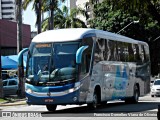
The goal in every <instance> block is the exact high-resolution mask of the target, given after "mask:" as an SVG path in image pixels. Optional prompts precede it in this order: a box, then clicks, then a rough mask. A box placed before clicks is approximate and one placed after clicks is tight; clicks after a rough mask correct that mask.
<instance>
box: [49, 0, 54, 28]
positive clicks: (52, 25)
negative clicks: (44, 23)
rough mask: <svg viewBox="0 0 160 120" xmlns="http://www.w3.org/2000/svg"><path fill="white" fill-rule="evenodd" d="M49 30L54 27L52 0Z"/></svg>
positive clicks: (51, 2) (52, 1)
mask: <svg viewBox="0 0 160 120" xmlns="http://www.w3.org/2000/svg"><path fill="white" fill-rule="evenodd" d="M49 28H50V30H53V29H54V0H50V27H49Z"/></svg>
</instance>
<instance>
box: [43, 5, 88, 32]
mask: <svg viewBox="0 0 160 120" xmlns="http://www.w3.org/2000/svg"><path fill="white" fill-rule="evenodd" d="M77 15H83V16H85V17H86V18H88V15H87V14H86V11H85V10H83V9H81V8H77V9H76V8H74V9H72V10H71V11H70V13H69V10H68V8H67V7H66V6H63V7H62V10H60V9H57V10H56V11H55V15H54V19H55V20H54V27H55V28H57V29H58V28H79V27H81V28H86V27H87V26H86V25H85V23H84V22H83V21H82V20H80V19H79V18H77ZM49 19H50V17H47V18H46V19H45V20H44V21H43V23H42V30H43V31H45V30H47V28H48V26H49V25H48V20H49Z"/></svg>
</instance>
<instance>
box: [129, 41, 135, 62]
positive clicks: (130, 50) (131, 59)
mask: <svg viewBox="0 0 160 120" xmlns="http://www.w3.org/2000/svg"><path fill="white" fill-rule="evenodd" d="M128 54H129V58H128V61H129V62H134V61H135V60H134V48H133V46H132V44H131V43H128Z"/></svg>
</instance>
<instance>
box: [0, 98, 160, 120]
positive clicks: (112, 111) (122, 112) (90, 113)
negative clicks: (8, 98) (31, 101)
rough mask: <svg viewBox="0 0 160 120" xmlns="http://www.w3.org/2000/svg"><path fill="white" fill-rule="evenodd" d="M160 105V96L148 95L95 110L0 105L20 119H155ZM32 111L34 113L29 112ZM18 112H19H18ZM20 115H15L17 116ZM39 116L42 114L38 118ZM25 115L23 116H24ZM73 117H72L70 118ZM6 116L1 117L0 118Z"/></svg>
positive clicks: (3, 118) (70, 107)
mask: <svg viewBox="0 0 160 120" xmlns="http://www.w3.org/2000/svg"><path fill="white" fill-rule="evenodd" d="M158 105H160V97H154V98H151V97H150V95H147V96H144V97H140V100H139V103H138V104H125V103H124V102H123V101H111V102H108V104H106V105H103V106H99V107H98V108H97V109H96V110H89V109H88V108H87V106H86V105H82V106H78V105H67V106H58V107H57V110H56V112H55V113H52V112H48V111H47V109H46V107H45V106H37V105H31V106H28V105H21V106H12V107H0V109H1V112H2V111H3V112H6V111H8V112H12V113H13V112H14V113H15V114H14V117H16V118H17V119H22V118H21V116H23V115H26V114H27V115H28V114H29V116H30V117H31V118H32V119H33V118H34V115H35V116H36V115H37V116H38V117H39V118H38V119H42V118H44V117H45V118H47V119H53V117H54V120H62V119H63V120H70V119H75V117H76V120H78V119H79V120H81V119H86V120H90V119H92V120H97V119H98V120H99V119H100V120H103V119H105V120H106V118H107V120H110V119H111V120H114V119H115V120H128V119H129V120H135V119H139V120H157V117H156V114H157V111H158V110H157V108H158ZM32 112H34V115H31V114H30V113H32ZM18 113H19V114H18ZM18 115H19V116H20V117H17V116H18ZM40 116H43V117H42V118H40ZM24 117H25V116H24ZM72 117H73V118H72ZM6 119H8V118H6V117H2V120H6Z"/></svg>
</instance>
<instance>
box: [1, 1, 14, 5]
mask: <svg viewBox="0 0 160 120" xmlns="http://www.w3.org/2000/svg"><path fill="white" fill-rule="evenodd" d="M2 4H13V2H12V1H5V2H4V1H3V2H2Z"/></svg>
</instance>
